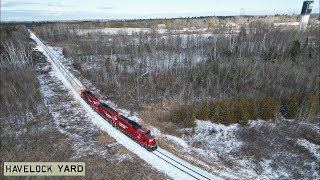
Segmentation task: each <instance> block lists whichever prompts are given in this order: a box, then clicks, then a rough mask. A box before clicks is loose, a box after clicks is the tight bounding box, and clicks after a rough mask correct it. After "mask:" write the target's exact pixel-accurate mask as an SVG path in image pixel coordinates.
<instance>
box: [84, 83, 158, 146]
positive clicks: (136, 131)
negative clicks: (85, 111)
mask: <svg viewBox="0 0 320 180" xmlns="http://www.w3.org/2000/svg"><path fill="white" fill-rule="evenodd" d="M80 94H81V97H82V99H84V100H85V101H86V102H87V103H88V104H89V105H90V106H91V108H92V109H93V110H94V111H96V112H97V113H98V114H99V115H100V116H101V117H103V118H104V119H105V120H107V121H108V122H109V123H110V124H112V126H114V127H115V128H117V129H118V130H120V131H121V132H122V133H124V134H125V135H127V136H128V137H130V138H131V139H133V140H134V141H136V142H137V143H139V144H140V145H141V146H143V147H144V148H146V149H147V150H148V151H154V150H156V149H157V143H156V140H155V138H154V137H153V136H152V135H151V132H150V130H149V129H147V128H145V127H143V126H141V125H140V124H138V123H137V122H135V121H132V120H130V119H129V118H127V117H125V116H123V115H119V113H118V112H117V111H116V110H114V109H112V108H111V107H110V106H108V105H107V104H105V103H103V102H100V101H99V99H98V98H97V97H96V96H95V95H94V94H93V93H92V92H91V91H89V90H87V89H82V90H81V91H80Z"/></svg>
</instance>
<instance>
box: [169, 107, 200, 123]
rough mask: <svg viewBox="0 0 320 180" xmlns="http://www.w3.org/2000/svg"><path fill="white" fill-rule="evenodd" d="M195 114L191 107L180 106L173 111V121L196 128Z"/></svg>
mask: <svg viewBox="0 0 320 180" xmlns="http://www.w3.org/2000/svg"><path fill="white" fill-rule="evenodd" d="M195 118H196V117H195V113H194V112H193V109H192V107H191V106H184V105H182V106H179V107H178V108H177V109H176V110H174V111H173V113H172V116H171V121H172V122H174V123H177V124H182V125H184V126H186V127H194V126H195V124H194V120H195Z"/></svg>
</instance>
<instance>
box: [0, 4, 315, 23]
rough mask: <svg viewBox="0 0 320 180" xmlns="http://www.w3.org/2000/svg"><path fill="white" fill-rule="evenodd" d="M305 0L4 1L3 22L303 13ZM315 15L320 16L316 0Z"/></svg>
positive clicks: (2, 7) (2, 8)
mask: <svg viewBox="0 0 320 180" xmlns="http://www.w3.org/2000/svg"><path fill="white" fill-rule="evenodd" d="M302 3H303V0H260V1H258V0H229V1H223V0H196V1H195V0H193V1H190V0H160V1H151V0H89V1H83V0H64V1H62V0H1V21H12V20H13V21H15V20H17V21H38V20H69V19H134V18H169V17H188V16H190V17H191V16H208V15H211V16H212V15H217V16H221V15H239V14H240V11H241V12H243V13H244V14H248V15H266V14H277V13H278V14H293V13H295V14H299V13H300V11H301V6H302ZM313 12H314V13H319V0H315V3H314V8H313Z"/></svg>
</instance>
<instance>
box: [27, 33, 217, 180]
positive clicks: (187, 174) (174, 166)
mask: <svg viewBox="0 0 320 180" xmlns="http://www.w3.org/2000/svg"><path fill="white" fill-rule="evenodd" d="M28 31H29V33H30V35H31V37H32V39H33V40H35V41H36V43H37V44H38V46H40V47H41V48H42V49H43V51H45V53H46V54H47V55H48V57H49V58H50V60H49V61H50V62H51V63H54V64H55V66H56V67H57V68H58V69H59V71H60V72H61V73H62V75H63V76H64V77H65V78H66V80H67V81H68V82H69V83H70V84H71V86H72V87H73V88H74V89H75V90H77V91H79V89H80V88H82V87H84V85H83V84H82V83H81V82H80V81H79V80H78V79H77V78H76V77H75V76H74V75H73V74H72V73H71V72H70V71H69V70H68V69H67V68H66V67H65V66H64V65H63V64H62V62H61V61H60V57H58V56H57V55H56V54H55V53H53V52H52V51H51V50H50V49H49V48H48V47H47V46H46V45H45V44H44V43H42V41H41V40H40V39H39V38H38V37H37V36H36V35H35V34H33V33H32V31H30V30H28ZM78 99H79V97H78ZM80 99H81V97H80ZM82 101H83V99H82ZM81 104H82V105H83V106H88V105H87V104H86V103H85V102H84V101H83V103H81ZM91 110H92V109H91ZM91 110H90V111H91ZM91 113H96V112H94V111H93V110H92V112H91ZM98 121H99V122H100V123H101V124H103V125H104V126H106V127H107V129H108V130H109V131H108V133H111V134H112V135H113V137H115V138H116V140H117V141H119V143H120V144H122V145H124V146H125V147H126V148H128V149H129V150H131V151H132V149H133V150H134V151H132V152H134V153H136V154H137V155H138V156H140V157H141V158H142V159H144V160H145V161H146V162H147V163H150V164H151V165H152V166H154V167H155V168H157V169H159V170H160V171H162V172H164V173H166V174H168V175H169V176H171V177H172V178H173V179H201V180H202V179H203V180H208V179H222V178H220V177H218V176H214V175H212V174H210V173H208V172H206V171H204V170H202V169H200V168H198V167H196V166H194V165H192V164H190V163H188V162H186V161H184V160H182V159H180V158H178V157H176V156H175V155H173V154H171V153H169V152H167V151H166V150H164V149H162V148H160V147H158V149H157V150H155V151H153V152H148V151H146V150H145V149H144V148H142V147H141V146H140V145H138V144H137V143H136V142H134V141H133V140H131V139H130V141H131V142H129V143H128V141H127V139H125V138H127V137H126V136H125V135H124V134H122V133H120V134H118V133H117V132H119V131H118V130H116V129H115V128H113V127H112V126H111V125H109V124H108V123H107V122H106V121H105V120H104V119H103V118H102V117H101V116H99V118H98ZM109 126H110V127H109ZM121 134H122V135H121ZM146 153H149V154H146ZM157 165H158V166H159V167H157ZM160 166H161V167H160ZM169 169H170V170H169Z"/></svg>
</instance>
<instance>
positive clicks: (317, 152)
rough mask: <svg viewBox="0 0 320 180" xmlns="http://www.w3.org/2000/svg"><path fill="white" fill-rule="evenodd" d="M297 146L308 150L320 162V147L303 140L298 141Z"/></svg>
mask: <svg viewBox="0 0 320 180" xmlns="http://www.w3.org/2000/svg"><path fill="white" fill-rule="evenodd" d="M297 144H299V145H301V146H303V147H305V148H306V149H308V150H309V151H310V152H311V153H312V154H313V155H314V156H315V157H317V159H318V161H320V146H319V145H316V144H313V143H311V142H309V141H307V140H305V139H298V140H297Z"/></svg>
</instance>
